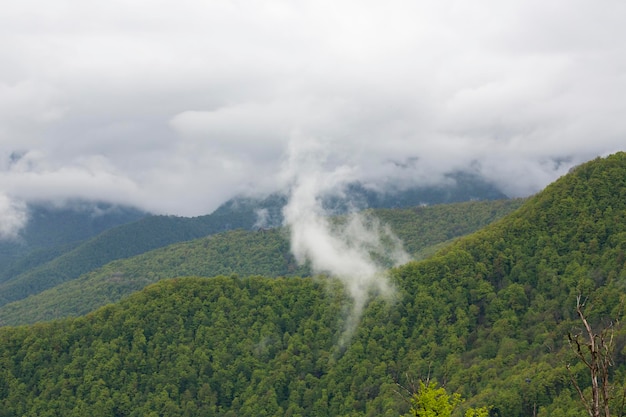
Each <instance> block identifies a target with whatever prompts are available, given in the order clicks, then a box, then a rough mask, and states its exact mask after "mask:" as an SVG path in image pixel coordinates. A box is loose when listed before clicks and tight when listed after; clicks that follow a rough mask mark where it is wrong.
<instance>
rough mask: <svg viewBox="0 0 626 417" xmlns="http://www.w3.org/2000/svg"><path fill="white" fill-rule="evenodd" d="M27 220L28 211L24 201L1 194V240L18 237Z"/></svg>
mask: <svg viewBox="0 0 626 417" xmlns="http://www.w3.org/2000/svg"><path fill="white" fill-rule="evenodd" d="M27 220H28V213H27V210H26V205H25V204H24V203H21V202H19V201H15V200H12V199H11V198H10V197H8V196H6V195H4V194H0V241H2V240H15V239H17V238H18V237H19V233H20V230H22V228H23V227H24V226H25V225H26V222H27Z"/></svg>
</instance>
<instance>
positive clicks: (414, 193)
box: [0, 173, 505, 306]
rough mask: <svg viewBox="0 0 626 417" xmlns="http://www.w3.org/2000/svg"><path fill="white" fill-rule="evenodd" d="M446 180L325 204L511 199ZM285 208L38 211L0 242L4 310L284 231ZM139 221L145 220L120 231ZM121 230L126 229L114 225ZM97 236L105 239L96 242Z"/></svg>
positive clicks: (354, 194) (234, 203) (458, 178)
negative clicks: (144, 259) (196, 212)
mask: <svg viewBox="0 0 626 417" xmlns="http://www.w3.org/2000/svg"><path fill="white" fill-rule="evenodd" d="M448 179H449V183H448V184H446V185H443V186H429V187H416V188H410V189H404V190H398V191H394V192H392V191H390V192H387V193H384V194H380V193H377V192H375V191H373V190H369V189H367V188H365V187H363V186H362V185H360V184H352V185H351V186H350V187H348V191H347V193H346V197H345V199H342V200H337V199H332V198H329V199H327V202H326V206H328V208H329V210H330V211H331V212H333V213H336V214H340V213H343V212H345V210H346V209H347V208H348V207H353V206H354V205H357V206H359V207H362V208H367V207H370V206H371V207H406V206H409V205H417V204H419V203H423V204H434V203H441V202H455V201H467V200H470V199H476V200H491V199H496V198H504V197H505V196H504V195H503V194H502V193H501V192H499V191H498V190H497V189H496V188H495V187H494V186H493V185H491V184H488V183H486V182H485V181H484V180H482V179H481V178H480V177H478V176H475V175H472V174H468V173H454V174H450V175H449V176H448ZM285 203H286V197H285V196H284V195H282V194H273V195H270V196H268V197H264V198H250V197H237V198H234V199H232V200H230V201H228V202H226V203H224V204H223V205H222V206H220V207H219V208H218V209H217V210H215V211H214V212H213V213H211V214H209V215H205V216H198V217H193V218H185V217H177V216H146V214H145V213H141V212H139V211H137V210H134V209H130V208H123V207H114V206H111V205H106V204H91V203H84V202H82V203H81V202H76V203H75V204H74V205H72V206H71V208H69V209H55V208H54V207H52V206H45V205H41V206H33V207H32V208H31V215H30V221H29V223H28V224H27V227H26V228H25V230H24V231H23V232H22V239H21V240H20V241H19V242H17V241H16V242H5V243H0V306H2V305H4V304H6V303H10V302H12V301H16V300H20V299H23V298H25V297H27V296H29V295H33V294H37V293H39V292H41V291H44V290H46V289H48V288H53V287H55V286H56V285H58V284H61V283H63V282H66V281H70V280H73V279H75V278H77V277H79V276H80V275H81V274H84V273H87V272H89V271H91V270H93V269H96V268H98V267H100V266H103V265H105V264H106V263H108V262H111V261H113V260H116V259H122V258H128V257H131V256H135V255H138V254H141V253H144V252H146V251H149V250H152V249H156V248H159V247H163V246H167V245H169V244H173V243H176V242H181V241H187V240H191V239H196V238H200V237H203V236H207V235H211V234H215V233H220V232H224V231H227V230H233V229H246V230H253V229H259V228H268V227H277V226H280V225H281V224H282V207H283V206H284V205H285ZM137 218H141V219H140V220H138V221H136V222H132V223H130V224H124V225H122V224H123V223H128V222H130V221H131V220H134V219H137ZM116 224H120V226H119V227H113V226H115V225H116ZM98 232H102V233H101V234H99V235H98V236H95V237H94V235H95V234H97V233H98ZM89 238H90V239H89ZM3 259H4V261H3Z"/></svg>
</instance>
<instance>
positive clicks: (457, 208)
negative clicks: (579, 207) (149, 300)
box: [0, 200, 521, 325]
mask: <svg viewBox="0 0 626 417" xmlns="http://www.w3.org/2000/svg"><path fill="white" fill-rule="evenodd" d="M240 204H243V203H240ZM520 204H521V201H520V200H505V201H493V202H471V203H459V204H451V205H440V206H433V207H421V208H417V209H405V210H399V209H398V210H372V211H370V214H371V215H373V216H375V217H379V218H381V219H382V220H383V221H384V223H386V224H388V225H389V226H390V227H391V229H392V230H393V231H394V232H395V233H396V234H398V235H400V236H401V237H402V238H403V240H404V242H405V245H406V247H407V249H408V250H410V251H411V252H415V253H416V255H417V256H419V254H421V253H422V251H424V250H425V249H427V248H429V247H431V246H430V245H433V244H437V243H441V242H444V241H445V242H448V241H449V240H450V239H451V238H453V237H457V236H459V235H461V234H466V233H468V232H470V231H472V230H476V229H478V228H479V227H481V226H484V225H486V224H488V223H489V222H491V221H493V220H494V219H495V218H499V217H501V216H502V215H504V214H505V213H509V212H511V211H513V210H514V209H516V208H517V207H519V205H520ZM151 219H152V220H151ZM151 219H146V221H153V219H154V218H151ZM181 222H183V220H182V219H181ZM183 224H185V223H183ZM128 229H129V228H128V227H125V228H124V229H123V230H128ZM131 230H132V228H131ZM113 232H114V231H111V232H109V233H113ZM286 233H287V232H286V231H284V230H281V229H261V230H257V231H255V232H246V231H243V230H239V231H232V232H227V233H224V234H217V235H213V236H209V237H205V238H201V239H198V240H193V241H189V242H183V243H177V244H175V245H171V246H168V247H166V248H162V249H157V250H154V251H151V252H148V253H145V254H142V255H139V256H137V257H133V258H130V259H123V260H119V261H115V262H112V263H110V264H108V265H106V266H103V267H102V268H100V269H97V270H94V271H91V272H89V273H87V274H84V275H83V276H81V277H80V278H78V279H75V280H70V281H67V282H64V283H62V284H59V285H57V286H55V287H54V288H51V289H50V290H47V291H43V292H41V293H40V294H37V295H33V296H30V297H28V298H26V299H23V300H20V301H18V302H15V303H10V304H7V305H5V306H2V307H0V325H6V324H10V325H15V324H27V323H33V322H36V321H42V320H50V319H53V318H60V317H67V316H74V315H80V314H85V313H87V312H89V311H92V310H93V309H95V308H97V307H100V306H103V305H105V304H107V303H110V302H114V301H117V300H119V299H120V298H121V297H122V296H124V295H128V294H130V293H132V292H134V291H137V290H139V289H141V288H143V287H144V286H145V285H147V284H149V283H153V282H156V281H158V280H160V279H163V278H173V277H176V276H184V275H198V276H213V275H220V274H225V275H228V274H238V275H240V276H247V275H263V276H267V277H277V276H290V275H300V276H303V275H310V271H309V269H308V268H307V267H306V266H304V267H300V266H298V265H296V262H295V260H294V258H293V256H292V255H291V253H290V251H289V243H288V241H287V236H286ZM107 235H108V233H107V234H105V235H104V236H103V237H102V238H103V239H100V238H98V239H96V240H94V242H96V243H98V242H112V241H113V240H112V239H109V238H108V237H107ZM120 241H125V240H124V239H121V238H120ZM99 246H102V245H96V246H95V247H93V248H91V249H92V250H89V251H87V250H86V249H87V247H86V246H83V247H81V251H77V252H78V253H77V256H74V257H70V256H69V255H68V256H65V257H62V258H59V259H58V260H57V261H56V262H54V263H52V264H51V265H57V264H58V263H60V262H61V261H64V262H63V265H65V264H66V263H67V264H68V266H67V268H63V267H62V265H57V266H58V270H61V271H66V270H67V269H69V270H72V266H73V267H75V266H76V265H79V264H81V263H80V259H81V258H82V257H83V256H87V255H88V254H90V253H93V252H95V253H96V254H97V253H99V252H98V247H99ZM137 246H139V247H141V245H140V244H139V243H138V242H137ZM83 249H85V250H83ZM418 253H419V254H418ZM70 255H72V254H70ZM68 257H69V259H68ZM87 259H89V260H93V257H91V256H89V257H87ZM71 260H74V263H72V262H70V261H71ZM85 267H87V265H85ZM54 271H56V269H55V270H51V269H43V270H41V271H40V272H41V275H42V276H45V277H46V278H47V279H50V276H52V275H53V274H54Z"/></svg>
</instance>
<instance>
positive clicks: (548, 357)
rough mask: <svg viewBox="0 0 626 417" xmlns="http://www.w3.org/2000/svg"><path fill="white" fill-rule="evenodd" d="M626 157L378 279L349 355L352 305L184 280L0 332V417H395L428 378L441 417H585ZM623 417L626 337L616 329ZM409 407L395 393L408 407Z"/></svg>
mask: <svg viewBox="0 0 626 417" xmlns="http://www.w3.org/2000/svg"><path fill="white" fill-rule="evenodd" d="M625 262H626V154H625V153H619V154H616V155H612V156H610V157H607V158H604V159H597V160H594V161H592V162H589V163H587V164H584V165H582V166H579V167H577V168H576V169H575V170H573V171H572V172H571V173H570V174H569V175H567V176H565V177H563V178H561V179H560V180H558V181H557V182H555V183H554V184H552V185H551V186H549V187H547V188H546V189H545V190H544V191H543V192H541V193H540V194H538V195H537V196H535V197H533V198H531V199H529V200H528V201H527V202H526V203H524V204H523V206H522V207H521V208H520V209H519V210H517V211H515V212H514V213H512V214H510V215H508V216H506V217H505V218H503V219H502V220H500V221H498V222H496V223H494V224H492V225H490V226H487V227H486V228H484V229H482V230H481V231H480V232H478V233H475V234H473V235H470V236H468V237H465V238H462V239H459V240H458V241H456V242H455V243H453V244H452V245H450V246H448V247H447V248H446V249H444V250H443V251H442V252H440V253H438V254H436V255H435V256H433V257H431V258H428V259H426V260H423V261H419V262H412V263H409V264H407V265H405V266H402V267H399V268H397V269H394V270H392V271H391V273H390V274H391V281H392V282H393V284H394V286H395V288H396V291H395V297H394V300H393V301H385V300H383V299H381V298H373V299H372V300H371V301H370V302H369V303H368V304H367V306H366V308H365V310H364V312H363V316H362V317H361V320H360V323H359V325H358V327H357V328H356V330H355V331H354V333H353V334H352V335H351V337H350V338H349V339H348V341H346V342H345V343H341V340H345V339H344V338H345V334H344V333H343V332H344V329H345V327H344V326H345V322H346V317H347V316H346V314H347V312H348V311H349V308H348V304H349V297H347V295H346V294H344V293H343V291H341V288H340V287H339V286H338V284H337V282H335V281H333V280H329V279H325V278H316V279H314V278H279V279H267V278H262V277H254V278H237V277H220V278H211V279H203V278H179V279H174V280H165V281H161V282H159V283H157V284H154V285H152V286H149V287H148V288H146V289H144V290H143V291H141V292H139V293H136V294H134V295H132V296H130V297H128V298H126V299H125V300H122V301H121V302H120V303H118V304H115V305H110V306H107V307H104V308H102V309H99V310H97V311H96V312H94V313H91V314H89V315H87V316H85V317H82V318H75V319H66V320H62V321H57V322H51V323H44V324H37V325H33V326H24V327H5V328H2V329H0V410H2V411H1V412H2V413H3V414H4V415H5V416H18V415H19V416H22V415H32V416H35V415H37V416H56V415H59V416H60V415H63V416H71V415H93V416H100V415H102V416H139V415H141V416H158V415H167V416H185V415H191V416H195V415H198V416H200V415H202V416H212V415H216V416H217V415H219V416H263V415H266V416H274V415H290V416H296V415H300V416H399V415H402V414H403V413H406V412H407V411H408V409H409V405H408V403H407V401H406V395H407V393H406V392H405V391H404V389H403V388H401V387H409V388H410V387H411V386H412V385H413V382H415V381H417V380H418V379H419V378H424V379H425V378H427V377H430V378H431V380H436V381H437V382H438V385H440V386H444V387H445V388H446V390H448V392H457V393H459V394H460V395H461V396H462V397H464V398H465V399H466V401H465V402H463V403H462V404H461V405H460V406H459V407H458V408H457V409H456V410H455V412H454V414H453V415H455V416H462V415H463V414H464V410H465V409H467V408H468V407H470V406H473V407H479V406H490V407H491V413H492V415H498V416H507V417H522V416H532V415H537V416H540V417H547V416H553V417H566V416H567V417H569V416H581V415H585V411H584V409H583V408H582V406H581V405H580V401H579V400H578V398H577V393H576V391H575V390H574V388H573V387H572V383H571V381H570V374H569V373H568V370H567V366H566V365H567V364H568V363H569V364H570V365H571V366H570V370H571V372H572V374H571V375H572V376H573V377H574V378H575V380H576V381H577V382H578V384H579V385H580V386H581V387H582V389H583V391H587V392H588V390H589V387H590V385H591V384H590V379H589V374H588V372H587V368H586V367H585V366H584V365H583V364H582V363H580V361H577V360H576V358H575V356H574V354H573V353H572V352H571V350H570V348H569V346H568V343H567V335H568V333H574V334H575V333H577V332H578V329H580V327H581V323H580V320H579V319H578V317H577V316H576V311H575V308H576V299H577V297H578V296H579V295H582V296H583V299H586V300H587V302H586V304H585V309H584V311H585V314H586V316H587V317H588V318H589V320H590V322H591V323H592V325H593V326H594V328H595V329H597V330H596V331H598V330H599V329H601V328H603V327H605V326H607V325H608V324H609V321H610V320H615V319H620V318H622V317H623V308H624V307H623V298H624V297H623V296H624V294H625V292H624V288H626V287H625V286H624V283H625V282H626V265H625ZM615 340H616V342H617V344H616V348H615V350H614V358H613V359H614V360H613V363H614V365H613V367H612V371H611V375H610V381H611V383H613V384H616V385H617V386H616V389H615V390H614V391H613V400H612V404H611V406H612V407H613V409H614V413H613V414H614V415H620V414H621V412H620V407H622V405H623V404H624V401H623V399H622V397H623V392H624V390H623V384H624V382H625V381H626V361H625V359H626V357H625V351H624V345H625V342H626V334H625V332H624V331H623V330H622V329H620V328H616V339H615ZM403 393H404V394H403Z"/></svg>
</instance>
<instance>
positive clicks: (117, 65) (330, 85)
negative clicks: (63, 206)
mask: <svg viewBox="0 0 626 417" xmlns="http://www.w3.org/2000/svg"><path fill="white" fill-rule="evenodd" d="M625 12H626V4H625V3H623V2H620V1H614V0H609V1H606V2H603V3H602V4H601V5H600V4H598V3H597V2H593V1H590V0H568V1H565V0H556V1H552V2H550V3H549V4H546V2H540V1H538V0H530V1H526V0H525V1H522V0H514V1H510V2H494V1H492V0H478V1H475V2H471V3H467V2H461V1H455V0H443V1H434V0H423V1H408V0H391V1H387V2H384V3H381V2H373V1H358V2H357V1H353V0H347V1H341V2H336V1H326V0H321V1H309V0H296V1H287V0H267V1H263V2H245V3H244V2H237V1H232V2H221V1H200V0H183V1H176V2H174V1H172V0H162V1H159V2H158V3H157V4H154V3H152V2H146V1H141V0H139V1H133V2H120V1H109V2H97V1H92V0H86V1H81V2H71V1H68V2H61V3H57V2H55V3H54V4H53V3H50V2H46V1H43V0H29V1H21V2H11V3H10V4H6V5H3V13H2V15H1V16H0V28H1V29H0V30H1V31H2V36H0V60H1V61H2V63H3V65H2V67H1V68H0V194H2V195H4V196H5V198H7V199H9V200H10V201H11V203H9V204H5V205H4V206H3V207H5V208H4V210H3V211H2V213H6V216H9V217H10V213H11V210H15V208H16V207H20V206H21V205H22V204H23V203H26V202H29V201H34V200H42V199H44V200H45V199H54V200H64V199H75V198H84V199H98V200H104V201H109V202H113V203H123V204H131V205H134V206H137V207H140V208H143V209H146V210H149V211H153V212H155V213H167V214H179V215H200V214H205V213H208V212H211V211H212V210H213V209H215V208H216V207H217V206H218V205H219V204H220V203H222V202H223V201H225V200H226V199H228V198H230V197H232V196H234V195H236V194H239V193H242V192H246V191H251V190H254V191H257V192H263V191H268V192H269V191H274V190H275V189H277V188H283V187H285V186H287V185H288V180H286V179H285V178H284V176H283V175H282V174H281V172H282V167H283V163H284V161H285V160H286V159H288V155H289V146H290V143H292V142H293V141H294V140H295V141H298V140H299V139H298V138H304V137H316V138H319V139H321V140H323V141H324V144H325V146H326V147H327V151H328V154H329V155H330V157H329V158H328V159H327V160H326V162H325V165H324V166H323V167H321V168H322V169H324V170H326V171H327V172H329V173H332V172H337V171H338V170H341V169H342V168H341V167H346V166H348V167H351V169H352V172H351V173H350V175H352V178H353V179H355V180H361V181H364V182H368V183H370V184H381V183H385V182H387V183H388V182H390V181H397V182H398V183H403V184H411V183H412V184H429V183H435V182H437V181H440V180H441V178H442V177H443V174H444V173H445V172H450V171H457V170H462V169H471V170H472V171H473V172H478V173H480V174H482V175H484V176H485V177H486V178H487V179H489V180H491V181H493V182H495V183H496V184H498V185H499V186H500V187H501V188H502V189H503V191H505V192H506V193H508V194H509V195H511V196H519V195H527V194H529V193H533V192H536V191H538V190H539V189H541V188H542V187H544V186H545V185H546V184H547V183H549V182H551V181H552V180H554V179H556V178H557V177H558V176H560V175H562V174H564V173H566V172H567V170H568V169H569V168H570V167H571V166H572V165H575V164H578V163H580V162H583V161H585V160H588V159H591V158H593V157H595V156H597V155H604V154H607V153H611V152H614V151H617V150H620V149H623V148H624V143H625V142H624V138H625V135H626V119H625V118H624V117H623V115H624V114H625V113H626V100H624V97H626V77H625V76H624V74H625V73H626V46H624V42H623V41H622V40H623V39H624V37H625V35H626V28H625V27H624V25H623V22H622V20H623V19H621V17H622V16H624V15H625ZM294 138H295V139H294ZM331 176H332V175H331ZM9 207H13V209H10V208H9ZM2 213H0V214H2Z"/></svg>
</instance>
